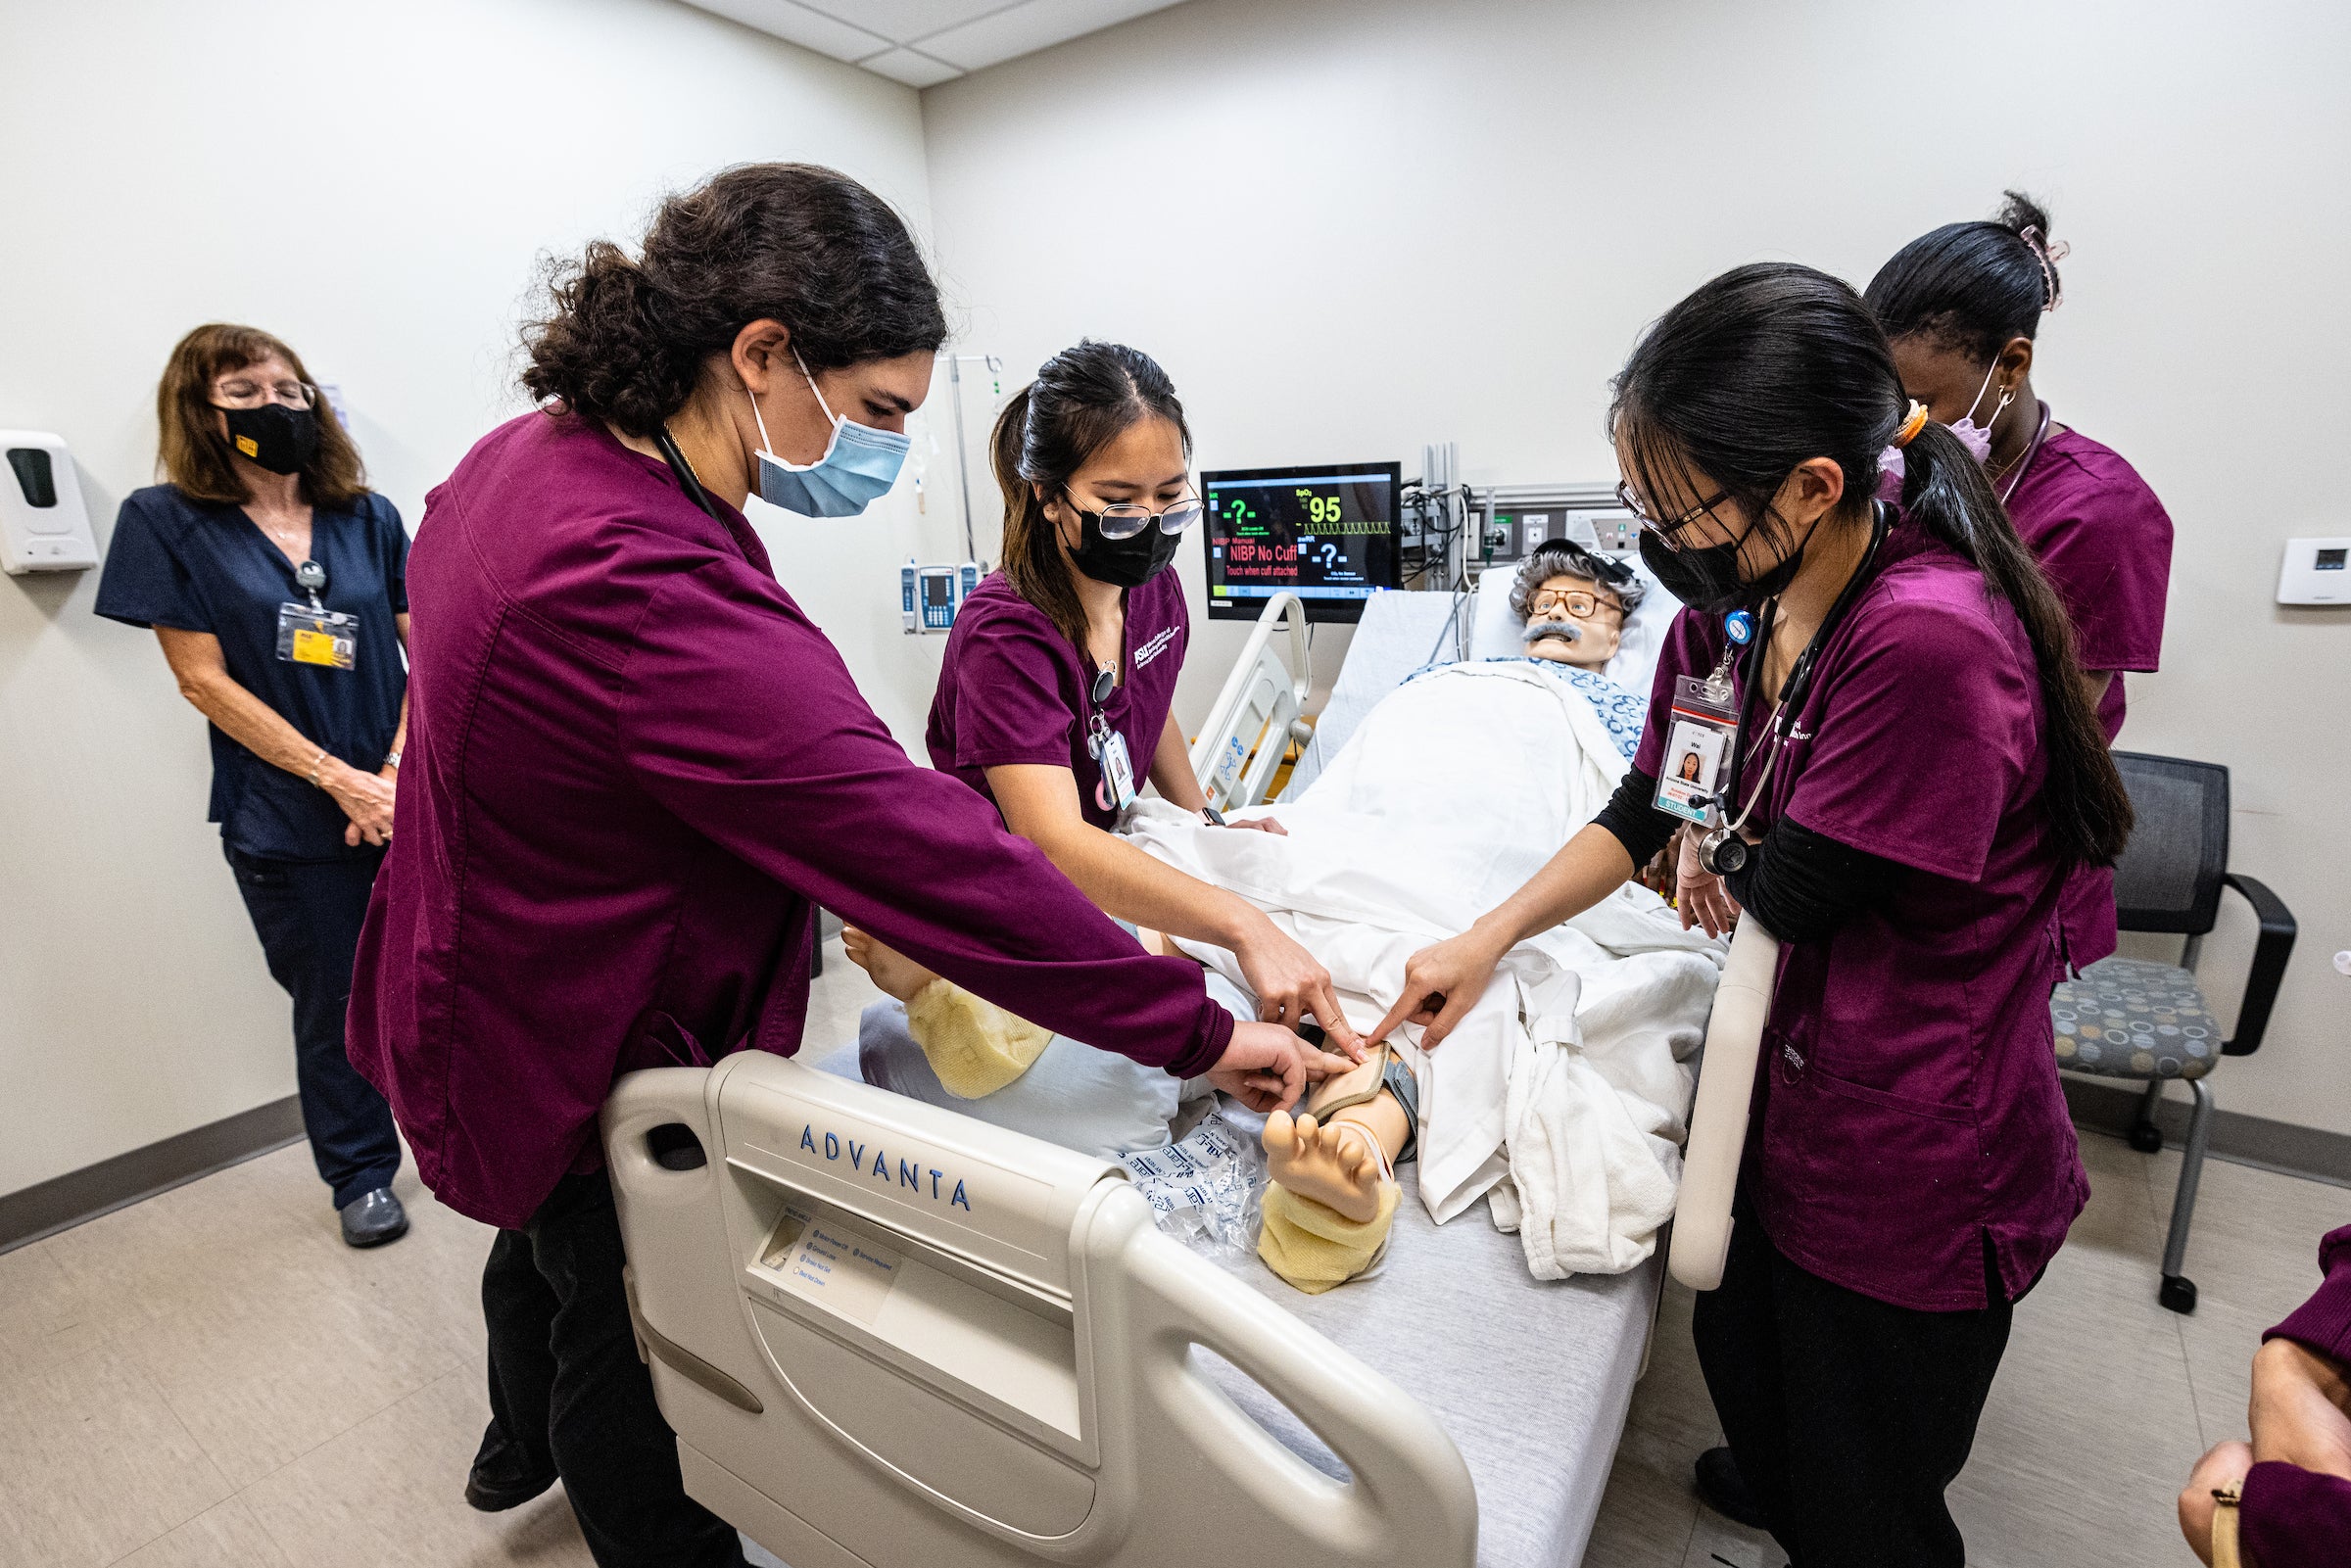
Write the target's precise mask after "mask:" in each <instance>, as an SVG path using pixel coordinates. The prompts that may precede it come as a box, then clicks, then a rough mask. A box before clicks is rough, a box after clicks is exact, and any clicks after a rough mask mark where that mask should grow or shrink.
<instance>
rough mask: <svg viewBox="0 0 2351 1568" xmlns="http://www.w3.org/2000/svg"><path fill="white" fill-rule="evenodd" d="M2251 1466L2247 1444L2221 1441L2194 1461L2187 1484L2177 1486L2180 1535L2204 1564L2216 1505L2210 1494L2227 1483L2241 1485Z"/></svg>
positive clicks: (2208, 1558)
mask: <svg viewBox="0 0 2351 1568" xmlns="http://www.w3.org/2000/svg"><path fill="white" fill-rule="evenodd" d="M2252 1468H2253V1449H2252V1447H2251V1445H2249V1444H2245V1443H2224V1444H2221V1445H2220V1446H2219V1447H2217V1448H2215V1449H2213V1450H2212V1451H2211V1452H2209V1453H2207V1454H2205V1455H2204V1457H2203V1458H2201V1459H2198V1460H2197V1461H2196V1467H2195V1469H2193V1470H2191V1471H2189V1472H2188V1477H2187V1485H2186V1486H2184V1487H2183V1488H2181V1489H2180V1534H2182V1535H2183V1536H2184V1537H2186V1538H2187V1548H2188V1550H2190V1551H2192V1552H2194V1553H2195V1554H2196V1555H2197V1556H2198V1557H2199V1558H2201V1559H2202V1560H2203V1561H2204V1562H2205V1563H2206V1564H2207V1565H2209V1564H2210V1563H2211V1562H2212V1512H2213V1509H2215V1508H2216V1507H2218V1506H2219V1504H2218V1503H2216V1502H2215V1501H2214V1500H2213V1497H2212V1495H2213V1493H2214V1491H2215V1490H2216V1489H2218V1488H2221V1487H2225V1486H2228V1485H2230V1484H2231V1482H2235V1483H2238V1484H2242V1482H2243V1481H2244V1479H2245V1472H2246V1471H2247V1470H2250V1469H2252Z"/></svg>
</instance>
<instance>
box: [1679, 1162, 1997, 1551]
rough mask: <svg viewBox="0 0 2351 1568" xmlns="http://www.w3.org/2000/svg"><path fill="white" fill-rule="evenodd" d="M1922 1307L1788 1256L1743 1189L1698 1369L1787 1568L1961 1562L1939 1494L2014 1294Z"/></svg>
mask: <svg viewBox="0 0 2351 1568" xmlns="http://www.w3.org/2000/svg"><path fill="white" fill-rule="evenodd" d="M1991 1283H1992V1285H1993V1287H1994V1289H1993V1295H1992V1300H1993V1301H1994V1302H1996V1303H1997V1304H1998V1305H1996V1306H1992V1307H1984V1308H1982V1309H1979V1310H1976V1311H1962V1312H1921V1311H1913V1310H1911V1309H1910V1308H1908V1307H1891V1306H1888V1305H1887V1304H1886V1303H1884V1302H1881V1301H1876V1300H1874V1299H1872V1298H1870V1297H1867V1296H1863V1295H1861V1294H1859V1293H1858V1292H1855V1291H1849V1290H1847V1289H1846V1288H1845V1287H1843V1286H1841V1285H1832V1284H1830V1283H1829V1282H1828V1281H1827V1280H1825V1279H1822V1278H1820V1277H1819V1276H1818V1275H1816V1274H1810V1273H1806V1272H1805V1271H1804V1270H1803V1269H1801V1268H1799V1267H1798V1266H1797V1265H1796V1264H1795V1263H1792V1262H1790V1261H1789V1260H1788V1259H1786V1258H1785V1257H1783V1256H1782V1255H1781V1254H1780V1251H1779V1249H1778V1248H1776V1247H1774V1246H1773V1245H1772V1244H1771V1238H1770V1237H1768V1236H1766V1235H1764V1234H1763V1227H1762V1226H1761V1225H1760V1224H1759V1223H1757V1222H1756V1219H1755V1216H1754V1212H1753V1210H1752V1209H1751V1207H1750V1206H1749V1204H1748V1203H1747V1202H1746V1199H1745V1195H1744V1194H1742V1196H1741V1200H1740V1203H1739V1205H1738V1218H1737V1222H1736V1224H1735V1225H1734V1227H1733V1229H1732V1231H1731V1253H1730V1259H1729V1260H1728V1263H1727V1264H1726V1266H1725V1267H1724V1269H1723V1275H1722V1286H1721V1288H1720V1289H1719V1290H1714V1291H1708V1292H1706V1293H1704V1294H1703V1295H1701V1296H1700V1297H1699V1298H1698V1305H1697V1312H1696V1316H1695V1318H1694V1320H1693V1323H1692V1330H1693V1337H1694V1338H1695V1339H1696V1340H1697V1342H1698V1360H1699V1365H1700V1366H1701V1367H1702V1368H1703V1370H1704V1372H1705V1375H1706V1391H1707V1393H1709V1394H1711V1395H1712V1396H1713V1397H1714V1411H1715V1414H1716V1415H1718V1416H1720V1417H1721V1419H1722V1430H1723V1433H1724V1435H1725V1436H1726V1437H1728V1438H1729V1440H1730V1445H1731V1452H1732V1453H1733V1454H1734V1455H1736V1456H1737V1458H1738V1460H1739V1474H1740V1475H1741V1477H1742V1478H1744V1479H1745V1480H1746V1482H1747V1486H1748V1490H1749V1492H1750V1493H1751V1494H1752V1495H1753V1497H1754V1499H1755V1503H1756V1505H1757V1506H1758V1507H1759V1508H1761V1509H1762V1511H1763V1517H1764V1519H1765V1520H1766V1521H1767V1522H1768V1523H1769V1525H1770V1527H1771V1533H1772V1535H1773V1536H1774V1537H1775V1538H1777V1540H1778V1541H1779V1543H1780V1544H1781V1546H1783V1547H1784V1548H1786V1550H1787V1552H1788V1556H1789V1559H1790V1562H1791V1564H1792V1568H1963V1565H1964V1564H1965V1562H1966V1551H1965V1548H1964V1547H1963V1545H1962V1544H1961V1542H1960V1539H1959V1527H1958V1525H1957V1524H1955V1523H1954V1522H1953V1521H1952V1519H1951V1514H1950V1509H1949V1508H1948V1507H1947V1506H1945V1504H1944V1502H1943V1490H1944V1489H1945V1488H1946V1487H1948V1486H1949V1485H1950V1484H1951V1482H1952V1481H1953V1480H1954V1479H1956V1478H1957V1476H1958V1474H1959V1471H1960V1467H1961V1466H1963V1465H1965V1464H1966V1463H1967V1453H1968V1449H1970V1448H1972V1447H1974V1445H1975V1441H1976V1419H1977V1417H1978V1416H1980V1415H1981V1414H1982V1413H1983V1411H1984V1401H1985V1397H1986V1396H1987V1395H1989V1394H1990V1393H1991V1378H1992V1374H1993V1373H1994V1372H1995V1371H1997V1370H1998V1369H1999V1365H2000V1355H2001V1354H2002V1353H2003V1352H2005V1351H2006V1350H2007V1348H2008V1324H2009V1319H2010V1317H2011V1316H2012V1315H2013V1312H2014V1307H2013V1306H2012V1305H2011V1304H2009V1303H2008V1302H2006V1301H2003V1300H2001V1299H2000V1297H1999V1294H1998V1289H1997V1286H1998V1279H1997V1275H1996V1274H1994V1275H1993V1276H1992V1277H1991Z"/></svg>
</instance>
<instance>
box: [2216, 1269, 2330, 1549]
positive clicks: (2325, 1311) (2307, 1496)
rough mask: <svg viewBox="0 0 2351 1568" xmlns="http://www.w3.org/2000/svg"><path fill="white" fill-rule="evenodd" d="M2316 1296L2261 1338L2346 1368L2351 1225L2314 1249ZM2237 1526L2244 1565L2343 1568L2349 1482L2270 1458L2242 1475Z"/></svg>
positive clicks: (2295, 1309) (2296, 1308)
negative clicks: (2320, 1278)
mask: <svg viewBox="0 0 2351 1568" xmlns="http://www.w3.org/2000/svg"><path fill="white" fill-rule="evenodd" d="M2319 1271H2320V1272H2321V1273H2322V1274H2324V1275H2325V1276H2326V1283H2325V1284H2323V1285H2321V1286H2320V1287H2319V1290H2318V1294H2317V1295H2315V1296H2313V1297H2311V1299H2310V1300H2309V1301H2307V1302H2304V1303H2303V1304H2302V1305H2301V1306H2300V1307H2295V1308H2294V1311H2293V1315H2292V1316H2290V1317H2288V1318H2287V1319H2286V1320H2285V1321H2284V1322H2282V1323H2280V1324H2279V1325H2278V1326H2277V1327H2276V1328H2274V1329H2271V1330H2270V1331H2269V1332H2268V1333H2267V1334H2264V1335H2263V1336H2262V1338H2263V1339H2265V1340H2273V1339H2289V1340H2292V1341H2294V1342H2295V1343H2297V1344H2299V1345H2302V1346H2305V1347H2307V1348H2308V1349H2310V1350H2313V1351H2316V1352H2318V1353H2319V1354H2321V1355H2325V1356H2328V1357H2331V1358H2332V1359H2333V1360H2334V1361H2336V1362H2338V1363H2340V1364H2342V1365H2346V1366H2351V1225H2345V1226H2343V1227H2342V1228H2341V1229H2340V1230H2330V1231H2328V1232H2327V1235H2326V1237H2325V1239H2323V1240H2322V1241H2321V1242H2320V1243H2319ZM2237 1522H2238V1524H2239V1525H2240V1526H2241V1527H2242V1529H2243V1532H2244V1533H2243V1536H2242V1538H2241V1539H2242V1544H2243V1545H2244V1546H2245V1548H2246V1551H2247V1560H2248V1561H2250V1562H2256V1563H2259V1564H2260V1565H2261V1568H2341V1563H2342V1561H2343V1552H2344V1544H2345V1543H2346V1542H2351V1481H2345V1480H2344V1479H2343V1478H2342V1477H2340V1476H2331V1475H2323V1474H2320V1473H2318V1472H2316V1471H2311V1470H2305V1469H2302V1468H2301V1467H2300V1466H2298V1465H2291V1464H2280V1463H2278V1462H2276V1461H2274V1460H2272V1461H2266V1462H2264V1463H2261V1464H2257V1465H2255V1466H2254V1467H2253V1468H2252V1469H2251V1470H2250V1471H2248V1472H2246V1475H2245V1491H2244V1506H2243V1511H2242V1514H2241V1516H2240V1517H2239V1519H2238V1521H2237Z"/></svg>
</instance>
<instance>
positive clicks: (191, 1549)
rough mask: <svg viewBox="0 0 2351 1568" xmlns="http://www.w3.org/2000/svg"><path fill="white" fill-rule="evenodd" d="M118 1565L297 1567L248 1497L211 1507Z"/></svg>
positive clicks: (132, 1567) (123, 1567)
mask: <svg viewBox="0 0 2351 1568" xmlns="http://www.w3.org/2000/svg"><path fill="white" fill-rule="evenodd" d="M118 1568H293V1565H292V1564H291V1563H289V1562H288V1561H287V1560H286V1554H285V1553H284V1552H282V1551H280V1550H278V1549H277V1543H276V1542H274V1541H272V1540H270V1539H269V1532H268V1531H266V1530H264V1529H263V1528H262V1526H261V1521H259V1520H257V1519H256V1518H254V1516H253V1510H252V1509H251V1508H249V1507H247V1506H246V1505H245V1500H244V1499H243V1498H242V1497H231V1498H229V1499H228V1500H227V1501H226V1502H222V1503H218V1504H216V1505H215V1506H213V1507H210V1508H207V1509H206V1510H205V1511H204V1512H202V1513H200V1514H198V1515H197V1516H196V1517H195V1518H193V1519H190V1520H189V1521H188V1522H187V1523H186V1524H184V1525H181V1526H180V1527H179V1528H178V1529H176V1530H173V1531H171V1532H169V1533H168V1534H167V1535H164V1536H162V1537H159V1538H158V1539H156V1540H154V1541H151V1542H149V1543H148V1544H146V1545H144V1546H141V1547H140V1548H139V1549H138V1550H136V1551H134V1552H132V1553H131V1554H130V1555H129V1556H127V1557H125V1558H123V1559H122V1560H121V1562H120V1564H119V1565H118Z"/></svg>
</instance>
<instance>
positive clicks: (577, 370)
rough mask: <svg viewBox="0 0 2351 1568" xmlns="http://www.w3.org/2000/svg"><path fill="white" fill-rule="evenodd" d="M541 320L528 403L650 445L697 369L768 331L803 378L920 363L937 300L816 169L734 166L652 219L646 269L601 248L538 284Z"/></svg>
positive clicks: (840, 184)
mask: <svg viewBox="0 0 2351 1568" xmlns="http://www.w3.org/2000/svg"><path fill="white" fill-rule="evenodd" d="M547 283H548V288H549V292H550V294H551V295H552V301H551V303H552V310H551V311H550V312H549V314H548V315H547V316H546V317H545V318H543V319H541V320H539V321H535V322H533V323H531V324H530V325H529V326H527V327H525V328H524V329H523V348H524V349H525V350H526V351H527V352H528V354H529V355H530V364H529V366H528V367H527V368H526V369H524V371H523V372H522V384H523V386H524V387H525V388H526V389H527V390H528V391H529V392H530V394H531V396H532V397H534V398H536V399H538V400H540V401H541V402H543V403H544V402H547V401H549V400H551V399H555V400H560V401H561V403H562V404H563V407H564V408H565V409H566V410H568V411H569V412H572V413H577V414H581V415H584V416H586V417H588V418H591V419H603V420H608V421H610V422H611V423H612V424H614V425H616V426H618V427H619V428H620V429H621V430H622V431H624V432H626V433H627V434H629V435H632V436H650V435H651V434H652V433H653V432H654V431H656V430H658V429H660V428H661V426H662V424H663V423H664V422H665V421H666V420H667V419H668V418H669V416H670V415H672V414H674V413H676V412H677V411H678V410H679V409H680V408H682V407H684V406H685V404H686V400H687V399H689V398H691V397H693V396H694V392H695V388H696V386H698V385H699V384H700V381H701V376H702V367H703V364H704V362H705V361H707V360H708V359H709V357H710V356H712V355H714V354H724V353H726V352H727V351H728V350H729V349H730V348H732V347H733V346H734V343H735V339H736V336H737V334H739V333H741V332H742V331H743V329H744V327H746V326H748V325H749V324H750V323H752V322H753V321H757V320H761V319H763V318H765V319H773V320H777V321H781V322H783V323H784V325H785V326H786V327H788V328H790V329H791V331H792V347H793V348H794V349H796V350H798V351H799V355H800V358H801V359H802V360H803V361H804V362H805V363H806V364H807V366H808V368H809V370H810V371H811V372H814V371H818V370H835V369H839V368H840V366H842V365H845V364H855V363H857V362H859V361H861V360H865V359H892V358H896V357H898V356H901V355H907V354H928V353H930V352H932V351H933V350H935V349H936V348H937V347H938V346H939V345H940V344H942V343H944V342H945V341H946V338H947V318H946V314H945V312H944V311H943V310H941V309H940V308H939V303H938V286H937V285H936V283H934V282H933V281H932V279H931V271H930V268H929V267H927V266H925V265H924V264H923V255H922V252H921V251H920V250H919V249H917V248H916V246H915V243H914V238H913V236H912V235H910V234H908V233H907V232H906V225H905V223H904V222H902V221H901V220H900V219H899V217H898V214H895V213H893V212H891V211H890V209H889V204H888V203H887V202H885V201H883V200H882V198H881V197H879V196H876V195H875V194H874V193H873V192H872V191H869V190H867V189H866V188H865V187H864V186H862V185H860V184H858V183H857V182H856V181H855V180H853V179H851V178H849V177H848V176H847V175H846V174H840V173H836V172H834V171H833V170H832V169H829V168H820V167H818V166H815V165H813V164H745V165H743V166H739V167H735V168H730V169H728V170H726V171H725V172H723V173H721V174H718V175H716V176H714V177H713V178H712V179H710V180H709V182H708V183H706V184H704V185H703V186H701V187H700V188H699V189H698V190H692V191H688V192H687V193H685V194H684V195H682V196H673V197H671V198H670V199H669V200H667V201H665V202H663V203H662V204H661V208H660V211H659V212H657V213H656V214H654V215H653V226H652V228H651V230H650V231H649V232H648V234H647V235H646V237H645V246H644V251H643V257H642V259H641V260H638V261H631V260H630V259H629V257H628V255H627V253H626V252H624V251H622V250H621V248H620V247H619V246H617V245H614V244H613V243H611V242H610V241H609V240H597V241H594V242H592V243H591V244H590V245H589V247H588V250H587V253H586V254H585V255H584V256H582V257H581V258H580V260H578V261H571V262H558V263H553V264H552V265H551V266H550V267H549V269H548V277H547Z"/></svg>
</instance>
